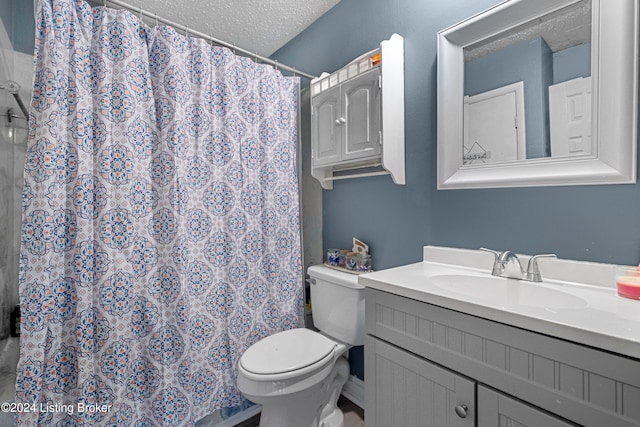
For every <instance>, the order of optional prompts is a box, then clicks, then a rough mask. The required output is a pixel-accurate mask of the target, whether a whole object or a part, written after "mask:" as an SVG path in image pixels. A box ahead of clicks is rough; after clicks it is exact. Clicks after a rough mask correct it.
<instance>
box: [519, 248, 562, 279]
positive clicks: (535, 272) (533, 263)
mask: <svg viewBox="0 0 640 427" xmlns="http://www.w3.org/2000/svg"><path fill="white" fill-rule="evenodd" d="M540 258H558V257H557V256H556V254H540V255H534V256H532V257H531V258H530V259H529V264H527V280H529V281H531V282H542V276H541V275H540V268H539V267H538V260H539V259H540Z"/></svg>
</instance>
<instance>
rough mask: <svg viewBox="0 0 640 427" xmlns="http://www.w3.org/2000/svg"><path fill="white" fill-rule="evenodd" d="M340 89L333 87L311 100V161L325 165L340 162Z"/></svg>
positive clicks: (314, 163)
mask: <svg viewBox="0 0 640 427" xmlns="http://www.w3.org/2000/svg"><path fill="white" fill-rule="evenodd" d="M340 107H341V105H340V87H339V86H336V87H333V88H331V89H329V90H327V91H325V92H323V93H321V94H320V95H318V96H315V97H313V98H312V100H311V135H312V136H311V144H312V145H311V161H312V164H313V165H326V164H331V163H337V162H339V161H340V152H341V146H342V127H343V126H342V123H341V122H340V121H339V117H340Z"/></svg>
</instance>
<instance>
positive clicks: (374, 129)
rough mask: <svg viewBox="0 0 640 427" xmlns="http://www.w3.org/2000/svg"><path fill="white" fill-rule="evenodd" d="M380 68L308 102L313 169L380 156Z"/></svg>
mask: <svg viewBox="0 0 640 427" xmlns="http://www.w3.org/2000/svg"><path fill="white" fill-rule="evenodd" d="M379 76H380V68H374V69H372V70H371V71H368V72H366V73H364V74H362V75H359V76H357V77H354V78H352V79H351V80H348V81H346V82H345V83H343V84H342V85H339V86H335V87H333V88H331V89H329V90H327V91H325V92H322V93H320V94H319V95H317V96H315V97H313V98H312V100H311V109H312V112H311V134H312V138H311V141H312V153H311V155H312V157H311V159H312V162H313V165H314V166H319V165H332V164H338V163H340V162H344V161H351V160H357V159H363V158H367V157H374V156H380V153H381V145H380V107H381V104H380V86H379V81H380V80H379Z"/></svg>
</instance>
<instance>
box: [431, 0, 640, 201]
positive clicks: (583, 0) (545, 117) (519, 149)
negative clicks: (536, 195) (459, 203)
mask: <svg viewBox="0 0 640 427" xmlns="http://www.w3.org/2000/svg"><path fill="white" fill-rule="evenodd" d="M639 1H640V0H616V1H615V2H612V1H609V2H607V1H605V0H508V1H505V2H502V3H500V4H498V5H496V6H495V7H493V8H491V9H489V10H487V11H485V12H482V13H480V14H478V15H476V16H473V17H471V18H469V19H467V20H465V21H463V22H461V23H459V24H456V25H454V26H452V27H450V28H447V29H445V30H443V31H441V32H439V33H438V189H455V188H490V187H521V186H544V185H581V184H614V183H618V184H622V183H635V182H636V141H637V135H636V133H637V106H638V86H637V84H638V83H637V80H638V19H639V17H638V12H639V9H638V2H639Z"/></svg>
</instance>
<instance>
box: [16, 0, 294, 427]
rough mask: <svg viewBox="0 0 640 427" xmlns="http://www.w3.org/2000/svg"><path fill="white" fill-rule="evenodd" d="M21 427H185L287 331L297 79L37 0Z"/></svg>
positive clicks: (107, 16) (227, 396)
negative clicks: (250, 353)
mask: <svg viewBox="0 0 640 427" xmlns="http://www.w3.org/2000/svg"><path fill="white" fill-rule="evenodd" d="M36 20H37V28H36V32H37V34H36V57H35V62H36V72H35V78H34V95H33V99H32V103H31V122H30V123H31V126H32V127H31V134H30V139H29V146H28V154H27V162H26V167H25V178H26V184H25V191H24V199H23V210H24V214H23V234H22V249H21V271H20V299H21V305H22V319H23V321H22V337H21V351H20V362H19V366H18V379H17V384H16V402H17V403H18V404H23V405H24V404H28V405H32V406H28V407H27V406H24V407H20V408H19V409H21V412H19V413H18V422H19V425H36V424H38V425H46V426H53V425H121V426H152V425H154V426H155V425H193V423H194V422H195V421H196V420H198V419H199V418H202V417H203V416H205V415H207V414H209V413H212V412H215V411H216V410H219V409H221V408H227V407H233V406H235V405H238V404H240V403H242V402H243V400H244V399H243V397H242V395H241V394H240V393H239V391H238V390H237V388H236V376H237V361H238V359H239V357H240V355H241V354H242V353H243V351H244V350H245V349H246V348H248V347H249V346H250V345H251V344H253V343H255V342H256V341H258V340H260V339H261V338H263V337H265V336H267V335H270V334H272V333H275V332H278V331H281V330H284V329H290V328H293V327H298V326H301V324H302V307H303V304H302V289H303V287H302V265H301V250H300V234H299V233H300V231H299V215H298V209H299V207H298V180H297V167H296V165H297V159H296V156H297V138H298V137H297V115H298V79H296V78H287V77H283V76H282V75H281V74H280V73H279V72H278V71H277V70H274V69H273V68H272V67H269V66H265V65H260V64H256V63H254V62H253V61H251V60H250V59H247V58H243V57H238V56H235V55H234V54H233V53H232V52H231V51H230V50H228V49H226V48H222V47H213V46H210V45H208V44H207V43H206V42H205V41H204V40H201V39H194V38H186V37H183V36H181V35H179V34H178V33H177V32H176V31H175V30H174V29H172V28H169V27H155V28H150V27H148V26H146V25H145V24H144V23H142V22H141V21H139V20H138V17H137V16H136V15H135V14H132V13H130V12H127V11H123V10H113V9H108V8H102V7H97V8H91V7H90V6H89V5H88V4H87V3H86V2H85V1H83V0H42V1H41V2H40V4H39V5H38V11H37V15H36Z"/></svg>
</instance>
